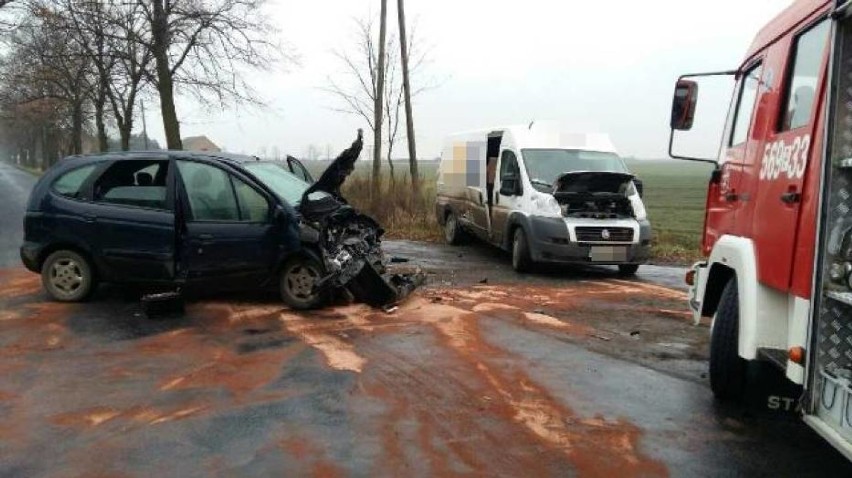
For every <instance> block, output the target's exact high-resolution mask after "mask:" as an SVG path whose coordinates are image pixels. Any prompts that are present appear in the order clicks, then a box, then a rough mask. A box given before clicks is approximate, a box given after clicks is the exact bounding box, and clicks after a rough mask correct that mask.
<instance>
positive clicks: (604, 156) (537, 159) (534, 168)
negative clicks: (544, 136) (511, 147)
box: [521, 149, 629, 190]
mask: <svg viewBox="0 0 852 478" xmlns="http://www.w3.org/2000/svg"><path fill="white" fill-rule="evenodd" d="M521 152H522V153H523V155H524V166H525V167H526V168H527V175H528V176H529V177H530V182H531V183H532V185H533V186H534V187H536V188H537V189H538V188H540V189H542V190H545V189H550V188H551V187H552V185H553V182H554V181H556V178H558V177H559V176H560V175H562V174H563V173H570V172H574V171H600V172H604V171H607V172H616V173H627V172H629V171H628V170H627V166H625V165H624V161H622V160H621V158H619V157H618V155H617V154H615V153H602V152H600V151H585V150H582V149H524V150H521Z"/></svg>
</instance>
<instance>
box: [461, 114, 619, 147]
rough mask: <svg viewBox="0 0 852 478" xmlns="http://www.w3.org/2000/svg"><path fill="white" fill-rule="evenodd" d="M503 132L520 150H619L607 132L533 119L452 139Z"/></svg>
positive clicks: (468, 139) (472, 132) (480, 136)
mask: <svg viewBox="0 0 852 478" xmlns="http://www.w3.org/2000/svg"><path fill="white" fill-rule="evenodd" d="M499 131H502V132H503V135H504V137H508V138H510V141H511V142H513V143H514V146H515V147H516V148H518V149H527V148H545V149H579V150H585V151H600V152H605V153H616V152H617V151H616V149H615V145H613V144H612V141H611V140H610V138H609V135H607V134H605V133H582V132H572V131H566V130H565V129H563V128H562V127H561V126H560V125H559V123H557V122H553V121H534V122H532V123H530V124H524V125H508V126H496V127H493V128H483V129H478V130H472V131H465V132H463V133H457V134H453V135H451V136H450V137H449V140H450V141H471V140H479V139H480V138H484V137H485V136H487V135H490V134H491V133H494V132H499Z"/></svg>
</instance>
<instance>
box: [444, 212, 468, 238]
mask: <svg viewBox="0 0 852 478" xmlns="http://www.w3.org/2000/svg"><path fill="white" fill-rule="evenodd" d="M444 240H445V241H447V244H450V245H453V246H457V245H459V244H461V243H463V242H464V240H465V233H464V230H463V229H462V228H461V224H459V218H458V217H456V215H455V213H453V212H450V213H448V214H447V219H446V220H445V221H444Z"/></svg>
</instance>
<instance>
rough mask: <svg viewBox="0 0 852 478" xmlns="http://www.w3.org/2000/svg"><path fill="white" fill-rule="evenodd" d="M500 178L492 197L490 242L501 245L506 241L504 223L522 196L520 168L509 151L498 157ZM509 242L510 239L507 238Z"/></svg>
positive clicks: (515, 156) (515, 157)
mask: <svg viewBox="0 0 852 478" xmlns="http://www.w3.org/2000/svg"><path fill="white" fill-rule="evenodd" d="M498 171H499V174H500V177H499V178H498V184H497V185H496V189H497V191H495V195H494V196H495V197H494V211H493V213H492V217H491V228H492V235H491V238H492V241H493V242H494V243H495V244H503V243H504V242H505V241H506V239H507V238H506V237H505V233H506V223H507V221H508V220H509V215H511V214H512V211H514V210H515V209H516V208H517V202H518V201H519V200H520V198H521V196H523V194H524V190H523V186H522V184H523V182H522V181H521V168H520V167H519V165H518V157H517V155H515V152H514V151H512V150H510V149H504V150H503V152H502V154H501V155H500V164H499V165H498ZM508 239H509V240H511V238H508Z"/></svg>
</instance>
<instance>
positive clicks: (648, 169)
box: [627, 161, 713, 262]
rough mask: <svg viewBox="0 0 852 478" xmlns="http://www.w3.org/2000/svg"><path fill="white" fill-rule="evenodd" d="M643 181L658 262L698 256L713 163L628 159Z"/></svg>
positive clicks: (684, 260) (683, 260)
mask: <svg viewBox="0 0 852 478" xmlns="http://www.w3.org/2000/svg"><path fill="white" fill-rule="evenodd" d="M627 166H628V167H629V168H630V170H631V171H632V172H633V174H635V175H636V176H637V177H638V178H640V179H641V180H642V181H643V182H644V183H645V206H646V207H647V209H648V216H649V218H650V220H651V225H652V227H653V228H654V236H655V240H654V254H655V257H656V260H657V261H659V262H690V261H692V260H695V259H697V258H698V257H699V255H700V253H699V247H700V244H701V231H702V228H703V227H704V203H705V198H706V197H707V182H708V180H709V179H710V172H711V171H712V169H713V167H712V165H710V164H704V163H692V162H688V161H628V163H627Z"/></svg>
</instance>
